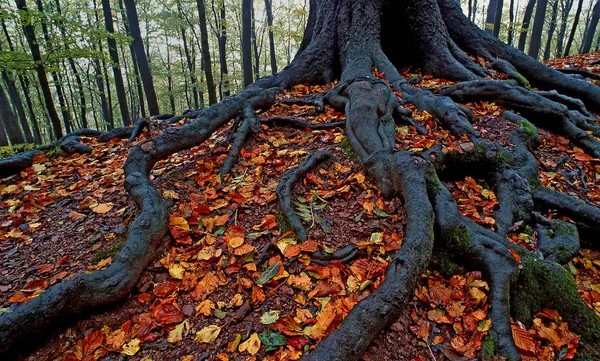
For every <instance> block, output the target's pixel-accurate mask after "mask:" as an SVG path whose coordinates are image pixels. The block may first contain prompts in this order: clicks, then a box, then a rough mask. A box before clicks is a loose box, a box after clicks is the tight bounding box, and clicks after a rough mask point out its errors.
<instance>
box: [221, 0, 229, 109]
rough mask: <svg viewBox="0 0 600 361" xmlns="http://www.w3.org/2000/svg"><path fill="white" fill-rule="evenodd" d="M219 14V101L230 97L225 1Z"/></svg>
mask: <svg viewBox="0 0 600 361" xmlns="http://www.w3.org/2000/svg"><path fill="white" fill-rule="evenodd" d="M219 13H220V21H219V24H220V27H219V31H220V36H219V65H220V67H221V81H220V83H219V90H220V92H221V99H223V98H226V97H228V96H229V95H231V91H230V90H229V89H230V83H229V70H228V69H227V25H226V23H225V1H223V2H222V3H221V6H220V9H219Z"/></svg>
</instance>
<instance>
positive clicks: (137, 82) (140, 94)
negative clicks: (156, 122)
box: [119, 0, 146, 118]
mask: <svg viewBox="0 0 600 361" xmlns="http://www.w3.org/2000/svg"><path fill="white" fill-rule="evenodd" d="M119 10H121V18H122V19H123V26H124V27H125V32H126V33H127V34H131V32H130V31H129V24H128V22H127V12H126V11H125V7H124V6H123V0H119ZM129 53H130V54H131V62H132V64H133V75H134V80H135V87H136V88H137V95H138V102H139V104H140V113H141V115H142V118H145V117H146V105H145V101H144V89H143V88H142V82H141V77H140V72H139V70H138V69H139V66H138V62H137V58H136V56H135V50H134V48H133V43H130V44H129ZM132 104H133V103H132Z"/></svg>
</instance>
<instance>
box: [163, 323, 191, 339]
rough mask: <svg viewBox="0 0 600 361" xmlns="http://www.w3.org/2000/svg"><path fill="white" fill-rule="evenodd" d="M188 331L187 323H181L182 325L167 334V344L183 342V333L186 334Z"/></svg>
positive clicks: (188, 325)
mask: <svg viewBox="0 0 600 361" xmlns="http://www.w3.org/2000/svg"><path fill="white" fill-rule="evenodd" d="M189 329H190V323H189V321H188V320H185V321H183V322H182V323H180V324H178V325H177V326H175V328H174V329H173V330H172V331H171V332H169V336H167V342H170V343H176V342H179V341H181V340H183V336H184V333H185V334H187V332H188V330H189Z"/></svg>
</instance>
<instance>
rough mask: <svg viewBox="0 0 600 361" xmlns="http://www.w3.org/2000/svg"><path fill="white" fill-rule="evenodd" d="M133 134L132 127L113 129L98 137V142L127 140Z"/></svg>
mask: <svg viewBox="0 0 600 361" xmlns="http://www.w3.org/2000/svg"><path fill="white" fill-rule="evenodd" d="M132 133H133V127H120V128H114V129H112V130H110V131H108V132H106V133H104V134H102V135H101V136H99V137H98V139H97V140H98V142H100V143H105V142H109V141H110V140H111V139H115V138H116V139H129V138H130V137H131V134H132Z"/></svg>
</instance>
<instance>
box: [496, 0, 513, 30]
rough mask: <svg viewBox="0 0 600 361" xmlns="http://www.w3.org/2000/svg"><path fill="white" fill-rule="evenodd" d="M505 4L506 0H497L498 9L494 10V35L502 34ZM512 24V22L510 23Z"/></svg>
mask: <svg viewBox="0 0 600 361" xmlns="http://www.w3.org/2000/svg"><path fill="white" fill-rule="evenodd" d="M503 6H504V0H497V3H496V11H495V12H494V31H493V32H492V35H494V37H496V38H497V37H499V35H500V27H501V25H502V8H503ZM509 25H510V24H509Z"/></svg>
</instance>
